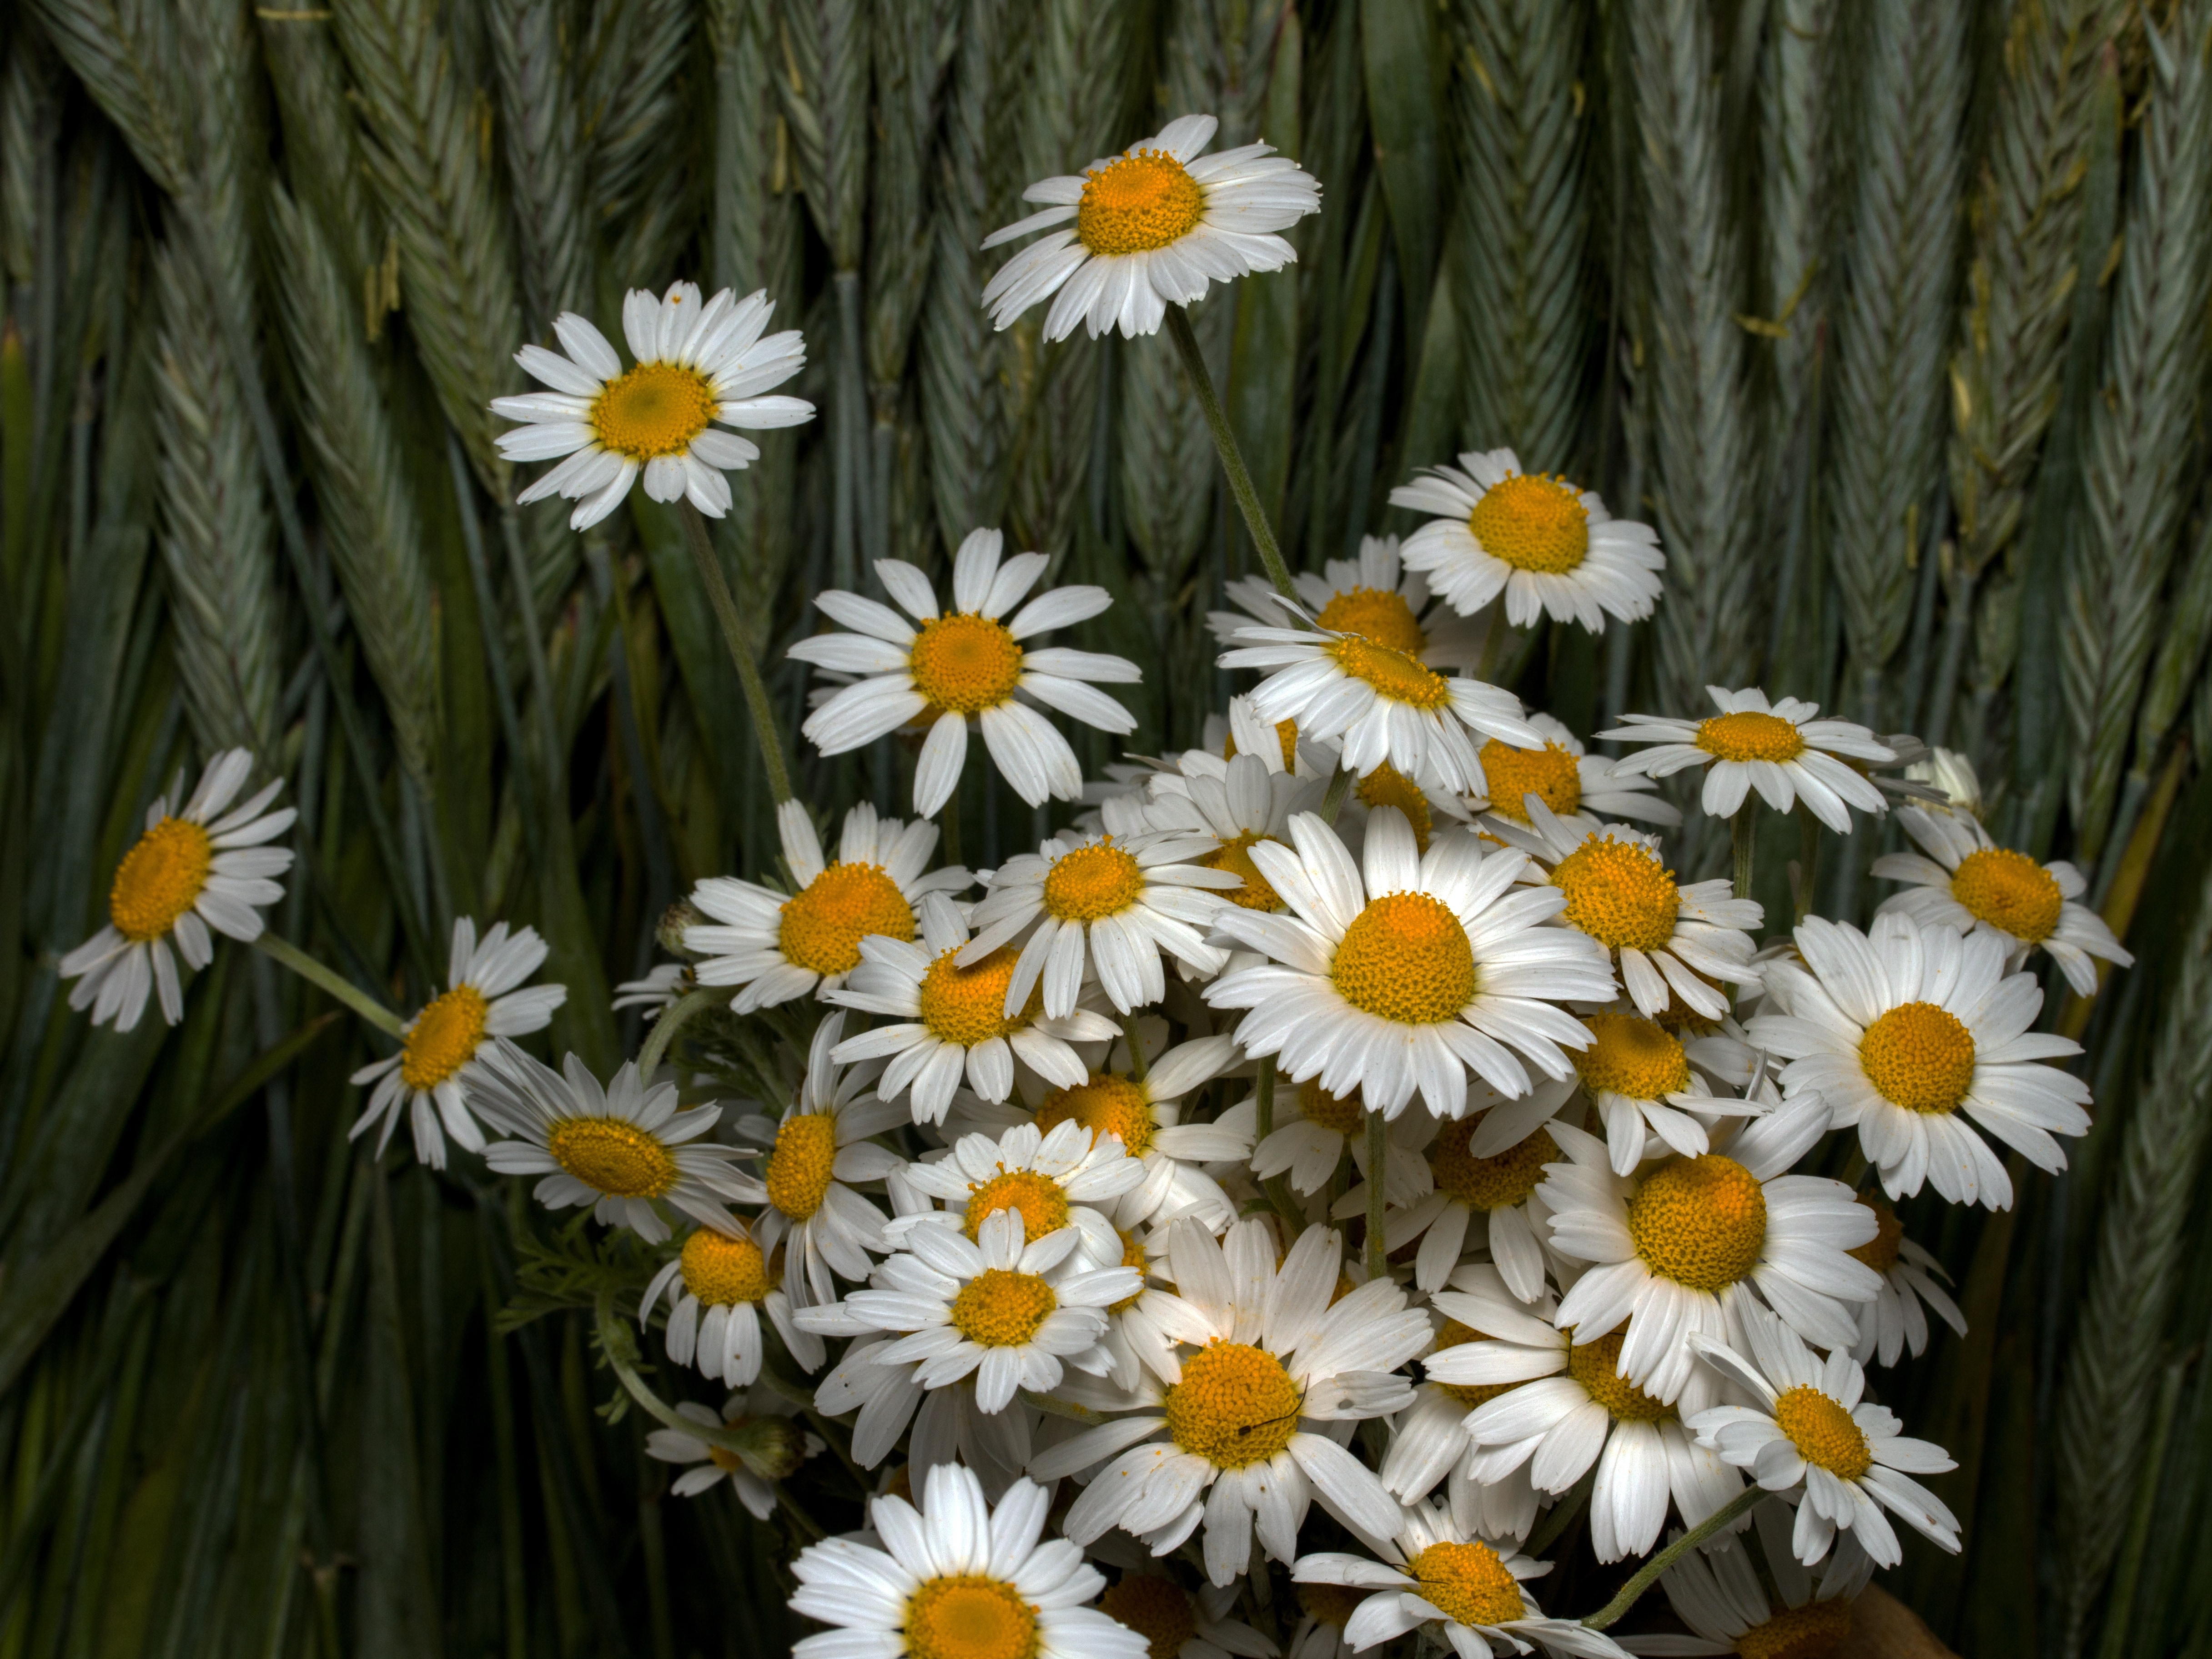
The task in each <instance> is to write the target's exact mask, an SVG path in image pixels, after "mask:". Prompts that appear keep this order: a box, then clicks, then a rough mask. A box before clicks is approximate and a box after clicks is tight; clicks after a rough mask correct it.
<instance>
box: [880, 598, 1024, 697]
mask: <svg viewBox="0 0 2212 1659" xmlns="http://www.w3.org/2000/svg"><path fill="white" fill-rule="evenodd" d="M907 659H908V671H910V672H911V673H912V674H913V675H914V689H915V690H917V691H919V692H921V695H922V696H925V697H927V698H928V699H929V706H930V709H931V710H932V711H935V712H939V713H942V712H945V711H950V712H951V713H952V714H981V713H982V712H983V711H984V710H985V709H986V708H997V707H998V706H999V705H1000V703H1002V702H1006V699H1007V698H1009V697H1011V696H1013V695H1014V687H1015V686H1017V685H1018V684H1020V683H1021V678H1022V648H1021V647H1020V646H1018V645H1017V644H1015V643H1014V636H1013V635H1012V634H1011V633H1009V632H1007V630H1006V623H1002V622H999V621H997V620H995V619H994V618H993V617H978V616H976V615H975V614H974V613H973V612H969V611H955V612H954V613H952V614H951V615H950V616H944V617H931V618H930V619H929V620H928V621H927V622H926V623H922V625H921V630H920V631H919V632H918V633H916V634H915V637H914V644H913V645H912V646H910V647H908V653H907Z"/></svg>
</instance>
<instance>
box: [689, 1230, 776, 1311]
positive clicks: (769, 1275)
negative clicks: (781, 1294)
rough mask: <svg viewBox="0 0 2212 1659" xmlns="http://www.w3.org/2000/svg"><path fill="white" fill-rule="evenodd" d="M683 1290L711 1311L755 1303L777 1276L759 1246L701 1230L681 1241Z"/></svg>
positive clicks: (771, 1287)
mask: <svg viewBox="0 0 2212 1659" xmlns="http://www.w3.org/2000/svg"><path fill="white" fill-rule="evenodd" d="M683 1260H684V1267H683V1273H684V1289H685V1290H687V1291H690V1292H691V1294H692V1295H693V1296H695V1297H698V1298H699V1300H700V1301H702V1302H703V1303H705V1304H707V1305H708V1307H710V1308H726V1307H728V1306H730V1305H732V1304H734V1303H738V1302H758V1301H759V1300H761V1299H762V1298H763V1297H765V1296H766V1295H767V1294H768V1293H769V1291H772V1290H774V1289H775V1284H776V1279H777V1277H778V1275H777V1274H776V1273H775V1272H774V1271H773V1270H772V1269H771V1268H770V1267H769V1261H768V1257H767V1256H766V1255H764V1254H763V1252H762V1250H761V1247H760V1246H759V1245H757V1244H756V1243H753V1241H752V1240H751V1239H750V1238H734V1237H731V1236H730V1235H729V1234H727V1233H718V1232H716V1231H714V1229H713V1228H712V1227H702V1228H700V1229H699V1231H696V1232H695V1233H693V1234H692V1235H691V1237H689V1238H687V1239H685V1240H684V1258H683Z"/></svg>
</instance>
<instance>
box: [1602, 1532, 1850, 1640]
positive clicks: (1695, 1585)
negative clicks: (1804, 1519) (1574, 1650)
mask: <svg viewBox="0 0 2212 1659" xmlns="http://www.w3.org/2000/svg"><path fill="white" fill-rule="evenodd" d="M1751 1513H1752V1519H1753V1523H1754V1524H1755V1526H1756V1528H1757V1529H1758V1533H1759V1553H1760V1554H1761V1555H1762V1556H1764V1557H1765V1565H1764V1567H1763V1568H1761V1567H1758V1566H1754V1565H1753V1563H1752V1560H1751V1559H1750V1552H1749V1551H1747V1550H1716V1551H1714V1552H1712V1553H1711V1554H1708V1553H1706V1552H1705V1551H1704V1550H1690V1551H1687V1552H1686V1553H1684V1554H1682V1555H1681V1556H1680V1557H1678V1558H1677V1559H1676V1560H1675V1562H1674V1565H1673V1566H1671V1567H1669V1568H1668V1570H1667V1571H1666V1574H1665V1576H1664V1577H1662V1578H1661V1579H1660V1581H1659V1583H1660V1584H1661V1585H1662V1587H1663V1588H1664V1589H1665V1590H1666V1592H1667V1600H1668V1601H1669V1602H1671V1603H1672V1604H1673V1605H1674V1614H1675V1616H1676V1617H1677V1618H1679V1619H1680V1620H1681V1621H1682V1622H1683V1623H1684V1624H1686V1625H1687V1626H1689V1627H1690V1629H1691V1630H1692V1632H1695V1634H1694V1635H1692V1636H1687V1637H1681V1636H1674V1637H1658V1638H1644V1639H1643V1640H1641V1641H1638V1640H1636V1639H1635V1638H1631V1640H1630V1642H1629V1643H1628V1644H1626V1645H1627V1646H1628V1647H1629V1649H1630V1650H1631V1651H1632V1652H1636V1653H1648V1654H1659V1653H1666V1654H1743V1653H1750V1654H1759V1655H1763V1656H1773V1659H1781V1656H1784V1655H1788V1656H1803V1659H1813V1656H1817V1655H1821V1654H1829V1653H1834V1652H1836V1651H1838V1650H1839V1649H1841V1647H1842V1646H1843V1644H1844V1638H1846V1637H1847V1636H1849V1635H1850V1629H1851V1602H1852V1601H1853V1600H1854V1599H1855V1598H1856V1597H1857V1595H1858V1593H1859V1592H1860V1591H1861V1590H1863V1589H1865V1588H1866V1585H1867V1580H1868V1579H1869V1578H1870V1577H1873V1576H1874V1560H1873V1558H1872V1557H1870V1556H1869V1555H1868V1554H1867V1553H1866V1552H1865V1551H1864V1550H1863V1549H1861V1548H1859V1547H1858V1546H1857V1543H1856V1542H1854V1541H1853V1539H1852V1535H1851V1534H1850V1533H1844V1534H1841V1535H1840V1536H1838V1539H1837V1541H1836V1547H1835V1549H1834V1550H1833V1551H1832V1553H1830V1554H1829V1556H1828V1558H1827V1559H1826V1560H1824V1561H1822V1562H1820V1564H1819V1565H1818V1567H1817V1568H1808V1567H1807V1566H1806V1565H1805V1564H1804V1563H1803V1562H1802V1561H1800V1560H1799V1559H1797V1555H1796V1551H1794V1550H1793V1549H1791V1548H1790V1528H1791V1526H1792V1523H1793V1521H1794V1512H1793V1511H1792V1510H1791V1509H1790V1506H1789V1505H1788V1504H1785V1503H1784V1502H1782V1501H1781V1500H1780V1499H1779V1498H1769V1499H1768V1500H1766V1501H1765V1503H1763V1504H1759V1507H1758V1508H1757V1509H1755V1510H1753V1511H1752V1512H1751ZM1770 1587H1771V1591H1770ZM1662 1642H1663V1643H1664V1644H1666V1645H1664V1646H1663V1647H1662V1646H1661V1645H1660V1644H1661V1643H1662Z"/></svg>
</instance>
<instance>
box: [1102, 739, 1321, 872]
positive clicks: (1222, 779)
mask: <svg viewBox="0 0 2212 1659" xmlns="http://www.w3.org/2000/svg"><path fill="white" fill-rule="evenodd" d="M1324 787H1325V786H1324V785H1323V784H1322V782H1321V781H1319V780H1318V779H1315V778H1306V777H1299V776H1297V775H1294V774H1292V773H1291V772H1289V771H1286V770H1285V769H1282V768H1280V767H1279V766H1278V767H1273V768H1271V767H1269V766H1268V764H1267V761H1266V759H1265V758H1264V757H1262V756H1261V755H1257V754H1249V753H1239V754H1237V755H1236V756H1234V757H1231V758H1230V759H1228V760H1222V759H1220V758H1219V757H1218V756H1214V755H1211V754H1208V753H1206V751H1205V750H1198V749H1193V750H1186V751H1185V752H1184V754H1183V756H1182V759H1181V761H1180V762H1179V763H1177V766H1176V770H1175V771H1174V772H1171V773H1169V772H1160V773H1155V774H1153V775H1152V781H1151V784H1150V792H1151V799H1149V800H1147V801H1146V802H1145V803H1144V804H1143V805H1142V806H1141V807H1140V809H1139V811H1140V813H1141V819H1142V823H1143V824H1144V827H1145V828H1146V829H1149V830H1152V831H1155V832H1158V833H1172V834H1176V835H1183V836H1206V838H1207V839H1208V840H1209V841H1210V842H1212V848H1211V850H1209V851H1207V852H1205V853H1201V854H1197V855H1196V857H1195V858H1194V860H1193V861H1194V862H1195V863H1198V864H1200V865H1202V866H1205V867H1206V869H1208V870H1219V871H1224V872H1227V873H1228V874H1230V875H1232V876H1234V877H1236V878H1237V882H1238V884H1237V885H1236V886H1233V887H1225V888H1222V889H1220V890H1219V894H1218V896H1219V897H1220V898H1224V899H1226V900H1227V901H1228V902H1230V903H1231V904H1235V905H1239V906H1242V907H1243V908H1245V909H1247V910H1279V909H1281V908H1283V902H1282V900H1281V899H1280V898H1279V897H1278V896H1276V893H1275V890H1274V889H1273V888H1271V887H1269V886H1268V885H1267V878H1266V877H1264V876H1262V875H1261V873H1260V867H1259V866H1257V865H1255V864H1254V863H1253V862H1252V848H1254V846H1255V845H1256V844H1257V843H1259V842H1263V841H1273V842H1283V841H1284V840H1285V837H1286V836H1288V835H1289V834H1290V825H1291V814H1292V813H1294V812H1300V811H1313V810H1314V809H1316V807H1318V806H1320V805H1321V803H1322V793H1323V790H1324ZM1185 856H1186V857H1188V856H1190V855H1188V854H1186V855H1185Z"/></svg>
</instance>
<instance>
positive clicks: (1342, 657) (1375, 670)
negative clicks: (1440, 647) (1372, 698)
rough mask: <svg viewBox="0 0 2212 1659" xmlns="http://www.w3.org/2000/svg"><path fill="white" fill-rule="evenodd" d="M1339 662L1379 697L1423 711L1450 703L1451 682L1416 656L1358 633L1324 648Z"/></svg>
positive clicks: (1347, 672) (1346, 670)
mask: <svg viewBox="0 0 2212 1659" xmlns="http://www.w3.org/2000/svg"><path fill="white" fill-rule="evenodd" d="M1323 648H1324V649H1325V650H1327V651H1328V654H1329V655H1330V656H1332V657H1334V658H1335V659H1336V665H1337V666H1338V667H1340V668H1341V669H1342V670H1343V671H1345V672H1346V674H1348V675H1350V676H1351V677H1352V678H1353V679H1355V680H1364V681H1366V682H1367V684H1370V685H1371V686H1373V687H1374V688H1375V692H1376V696H1380V697H1383V698H1384V699H1386V700H1388V701H1389V702H1402V703H1405V704H1406V705H1407V706H1408V707H1409V708H1419V709H1421V710H1423V711H1424V712H1433V711H1435V710H1437V709H1439V708H1444V707H1445V706H1447V705H1448V704H1449V702H1451V685H1450V683H1449V681H1447V680H1446V679H1445V678H1444V677H1443V675H1441V674H1439V673H1437V671H1435V670H1434V669H1432V668H1427V667H1424V666H1423V665H1422V664H1421V661H1420V659H1419V658H1417V657H1409V656H1407V654H1406V653H1404V652H1402V651H1394V650H1392V649H1391V648H1390V647H1389V646H1387V645H1376V644H1374V643H1373V642H1372V641H1368V640H1363V639H1360V638H1358V636H1356V635H1351V636H1347V637H1346V638H1344V639H1340V640H1331V641H1329V642H1328V645H1327V646H1326V647H1323Z"/></svg>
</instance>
